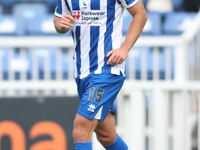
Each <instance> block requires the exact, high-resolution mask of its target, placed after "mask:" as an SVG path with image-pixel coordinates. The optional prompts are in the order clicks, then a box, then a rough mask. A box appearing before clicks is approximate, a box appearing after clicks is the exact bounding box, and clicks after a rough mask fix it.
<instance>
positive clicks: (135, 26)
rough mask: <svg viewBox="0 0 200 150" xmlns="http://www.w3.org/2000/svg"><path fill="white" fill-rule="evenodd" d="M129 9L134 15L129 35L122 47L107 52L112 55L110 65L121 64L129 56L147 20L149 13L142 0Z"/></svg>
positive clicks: (108, 62) (108, 55) (109, 60)
mask: <svg viewBox="0 0 200 150" xmlns="http://www.w3.org/2000/svg"><path fill="white" fill-rule="evenodd" d="M127 10H128V11H129V13H130V14H131V15H132V16H133V19H132V21H131V23H130V26H129V30H128V33H127V36H126V38H125V40H124V42H123V43H122V45H121V47H120V48H119V49H114V50H111V51H110V52H108V53H107V56H106V57H110V58H109V59H108V61H107V64H109V65H116V64H121V63H123V62H124V61H125V59H126V58H127V56H128V52H129V51H130V49H131V48H132V46H133V45H134V44H135V42H136V41H137V39H138V37H139V36H140V34H141V32H142V30H143V28H144V25H145V23H146V21H147V14H146V10H145V8H144V6H143V3H142V0H140V1H139V2H138V3H137V4H136V5H134V6H133V7H131V8H128V9H127Z"/></svg>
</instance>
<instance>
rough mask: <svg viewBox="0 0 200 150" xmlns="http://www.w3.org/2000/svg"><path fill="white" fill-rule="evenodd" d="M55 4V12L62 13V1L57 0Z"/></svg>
mask: <svg viewBox="0 0 200 150" xmlns="http://www.w3.org/2000/svg"><path fill="white" fill-rule="evenodd" d="M57 4H58V8H57V9H56V12H57V13H58V14H62V1H61V0H57Z"/></svg>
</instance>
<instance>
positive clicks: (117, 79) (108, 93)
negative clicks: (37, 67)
mask: <svg viewBox="0 0 200 150" xmlns="http://www.w3.org/2000/svg"><path fill="white" fill-rule="evenodd" d="M124 8H126V9H127V10H128V11H129V13H130V14H131V15H132V16H133V19H132V21H131V24H130V27H129V30H128V34H127V36H126V38H125V40H124V42H123V43H122V22H123V10H124ZM146 20H147V15H146V11H145V9H144V6H143V3H142V0H58V7H57V9H56V11H55V17H54V24H55V28H56V30H57V32H58V33H63V34H64V33H66V32H68V31H69V29H70V28H71V29H72V36H73V39H74V45H75V51H74V62H75V80H76V83H77V89H78V94H79V97H80V105H79V108H78V111H77V114H76V116H75V119H74V129H73V138H74V143H75V148H76V150H92V143H91V135H92V133H93V131H94V132H96V135H97V139H98V140H99V142H100V143H101V144H102V145H103V146H104V147H105V149H106V150H128V146H127V145H126V144H125V142H124V141H123V140H122V139H121V138H120V136H119V135H117V133H116V129H115V119H114V115H113V114H114V111H113V102H114V100H115V98H116V96H117V94H118V92H119V91H120V89H121V87H122V85H123V83H124V79H125V69H124V68H125V62H124V61H125V59H126V58H127V56H128V52H129V50H130V49H131V47H132V46H133V45H134V43H135V42H136V40H137V38H138V37H139V35H140V34H141V32H142V29H143V27H144V25H145V23H146Z"/></svg>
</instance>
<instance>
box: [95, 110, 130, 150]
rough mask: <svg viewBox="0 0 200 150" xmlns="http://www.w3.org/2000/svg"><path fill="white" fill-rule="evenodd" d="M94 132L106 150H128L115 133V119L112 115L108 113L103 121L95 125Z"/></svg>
mask: <svg viewBox="0 0 200 150" xmlns="http://www.w3.org/2000/svg"><path fill="white" fill-rule="evenodd" d="M95 132H96V135H97V139H98V140H99V142H100V143H101V144H102V145H103V146H104V147H105V148H106V150H128V146H127V145H126V143H125V142H124V141H123V140H122V139H121V138H120V137H119V135H117V133H116V128H115V118H114V115H113V114H112V113H108V115H107V117H106V118H105V120H104V121H103V122H100V123H99V124H98V125H97V127H96V129H95Z"/></svg>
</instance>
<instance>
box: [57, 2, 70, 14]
mask: <svg viewBox="0 0 200 150" xmlns="http://www.w3.org/2000/svg"><path fill="white" fill-rule="evenodd" d="M63 14H68V15H70V14H71V13H70V10H69V9H68V8H67V5H66V3H65V0H57V6H56V9H55V12H54V15H55V16H57V17H62V16H63Z"/></svg>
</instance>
